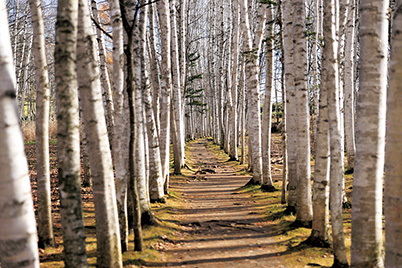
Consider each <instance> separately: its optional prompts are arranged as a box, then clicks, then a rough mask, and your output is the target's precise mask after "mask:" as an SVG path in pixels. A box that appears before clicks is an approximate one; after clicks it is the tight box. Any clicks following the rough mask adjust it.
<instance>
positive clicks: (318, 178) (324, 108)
mask: <svg viewBox="0 0 402 268" xmlns="http://www.w3.org/2000/svg"><path fill="white" fill-rule="evenodd" d="M330 19H331V17H330ZM331 23H332V21H331V20H329V21H325V22H324V24H325V26H326V27H328V26H329V27H331ZM327 25H328V26H327ZM326 34H327V35H328V34H329V35H330V36H329V37H328V36H327V37H326V38H327V39H326V40H327V42H331V41H334V40H332V38H330V37H331V32H327V33H326ZM323 52H324V53H326V54H324V55H323V57H325V56H326V55H327V54H328V53H329V52H330V51H328V47H324V51H323ZM326 60H327V59H325V61H324V60H323V61H322V63H323V64H322V65H321V66H322V69H321V77H322V79H321V89H320V94H319V106H318V107H317V108H319V112H318V118H317V129H316V134H315V165H314V184H313V215H314V217H313V224H312V231H311V235H310V237H309V239H308V242H309V244H311V245H313V246H319V247H329V246H330V235H329V171H330V147H329V125H328V99H327V95H328V86H327V68H326V65H327V64H326ZM328 60H329V59H328ZM333 82H334V81H332V84H333ZM330 85H331V84H330ZM317 90H318V88H317Z"/></svg>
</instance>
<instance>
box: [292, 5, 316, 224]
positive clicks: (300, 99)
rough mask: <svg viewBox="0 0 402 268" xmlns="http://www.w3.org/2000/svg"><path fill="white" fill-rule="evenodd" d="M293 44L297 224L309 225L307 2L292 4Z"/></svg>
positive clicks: (310, 212) (310, 219)
mask: <svg viewBox="0 0 402 268" xmlns="http://www.w3.org/2000/svg"><path fill="white" fill-rule="evenodd" d="M292 5H293V40H294V41H293V42H294V53H293V62H294V69H293V73H294V83H295V84H294V85H295V92H296V113H297V124H296V125H297V138H296V140H297V180H298V183H297V209H296V210H297V217H296V222H297V223H299V224H300V225H302V226H310V225H311V222H312V219H313V209H312V202H311V171H310V113H309V107H308V100H309V96H308V95H309V94H308V93H309V92H308V87H307V53H306V39H305V36H304V35H305V31H306V29H305V7H304V0H297V1H293V2H292Z"/></svg>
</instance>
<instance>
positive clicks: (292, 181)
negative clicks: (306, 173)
mask: <svg viewBox="0 0 402 268" xmlns="http://www.w3.org/2000/svg"><path fill="white" fill-rule="evenodd" d="M282 11H283V12H282V20H283V37H282V38H283V46H284V48H285V49H284V54H283V57H284V73H285V81H284V83H285V90H286V106H287V107H286V123H287V133H288V144H287V155H288V165H287V166H288V180H289V184H288V207H287V209H286V210H287V213H289V214H290V213H295V212H296V205H297V166H296V160H297V154H296V152H297V143H296V142H297V141H296V91H295V83H294V77H293V76H294V73H293V37H292V28H293V21H292V3H291V2H290V1H284V2H282Z"/></svg>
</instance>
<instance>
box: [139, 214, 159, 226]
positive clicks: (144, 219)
mask: <svg viewBox="0 0 402 268" xmlns="http://www.w3.org/2000/svg"><path fill="white" fill-rule="evenodd" d="M151 225H158V223H157V222H156V220H155V217H154V215H152V213H151V211H144V212H143V213H142V214H141V226H151Z"/></svg>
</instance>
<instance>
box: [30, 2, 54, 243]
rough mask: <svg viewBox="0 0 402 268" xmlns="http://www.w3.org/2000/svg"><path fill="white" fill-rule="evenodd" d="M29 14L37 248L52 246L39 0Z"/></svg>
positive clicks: (46, 87)
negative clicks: (31, 55)
mask: <svg viewBox="0 0 402 268" xmlns="http://www.w3.org/2000/svg"><path fill="white" fill-rule="evenodd" d="M29 6H30V9H31V14H32V28H33V40H32V53H33V54H34V61H35V72H36V90H37V91H36V92H37V93H36V161H37V165H36V170H37V175H36V178H37V181H38V235H39V241H38V245H39V247H40V248H45V247H47V246H53V245H54V236H53V224H52V209H51V197H50V169H49V109H50V107H49V103H50V88H49V77H48V65H47V62H46V51H45V35H44V25H43V18H42V6H41V3H40V1H38V0H32V1H29Z"/></svg>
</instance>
